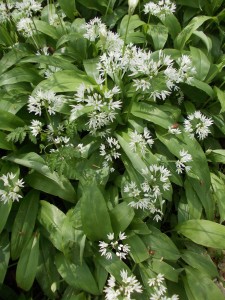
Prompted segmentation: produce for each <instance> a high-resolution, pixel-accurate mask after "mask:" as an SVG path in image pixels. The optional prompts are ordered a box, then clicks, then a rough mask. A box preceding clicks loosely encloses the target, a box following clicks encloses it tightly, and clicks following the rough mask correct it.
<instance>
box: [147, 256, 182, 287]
mask: <svg viewBox="0 0 225 300" xmlns="http://www.w3.org/2000/svg"><path fill="white" fill-rule="evenodd" d="M152 270H153V271H154V272H156V273H161V274H163V275H164V276H165V278H166V279H168V280H171V281H174V282H178V275H179V273H180V271H181V270H176V269H174V268H173V267H172V266H171V265H169V264H167V263H166V262H164V261H163V260H161V259H155V258H153V259H152Z"/></svg>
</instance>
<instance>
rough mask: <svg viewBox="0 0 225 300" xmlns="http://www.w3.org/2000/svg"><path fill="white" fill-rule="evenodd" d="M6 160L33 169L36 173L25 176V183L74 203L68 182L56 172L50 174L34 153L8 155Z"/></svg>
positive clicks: (42, 161) (73, 193) (73, 196)
mask: <svg viewBox="0 0 225 300" xmlns="http://www.w3.org/2000/svg"><path fill="white" fill-rule="evenodd" d="M5 159H6V160H9V161H12V162H14V163H16V164H19V165H22V166H25V167H27V168H30V169H33V170H35V171H37V172H38V173H36V172H33V173H32V174H30V175H28V176H26V182H27V183H29V185H30V186H32V187H33V188H35V189H37V190H41V191H44V192H46V193H49V194H52V195H55V196H58V197H60V198H62V199H64V200H67V201H70V202H74V201H75V198H76V194H75V190H74V188H73V186H72V185H71V183H70V181H69V180H68V179H67V178H65V177H64V176H59V175H58V174H57V173H56V172H53V173H52V172H51V171H50V169H49V167H48V166H47V165H46V164H45V161H44V159H43V158H42V157H41V156H39V155H38V154H36V153H34V152H30V153H25V154H18V155H8V156H7V157H5Z"/></svg>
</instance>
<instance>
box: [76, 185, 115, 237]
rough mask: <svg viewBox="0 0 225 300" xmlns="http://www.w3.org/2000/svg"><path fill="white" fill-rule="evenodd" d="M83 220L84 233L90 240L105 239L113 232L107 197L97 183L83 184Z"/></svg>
mask: <svg viewBox="0 0 225 300" xmlns="http://www.w3.org/2000/svg"><path fill="white" fill-rule="evenodd" d="M90 212H91V213H90ZM81 220H82V228H83V230H84V233H85V234H86V235H87V237H88V238H89V239H90V240H94V241H99V240H104V239H105V238H106V237H107V234H108V233H110V232H113V230H112V227H111V221H110V217H109V212H108V210H107V206H106V202H105V199H104V197H103V195H102V193H101V191H100V189H99V188H98V186H97V184H95V183H92V184H89V185H87V186H83V195H82V199H81ZM103 224H104V226H102V225H103Z"/></svg>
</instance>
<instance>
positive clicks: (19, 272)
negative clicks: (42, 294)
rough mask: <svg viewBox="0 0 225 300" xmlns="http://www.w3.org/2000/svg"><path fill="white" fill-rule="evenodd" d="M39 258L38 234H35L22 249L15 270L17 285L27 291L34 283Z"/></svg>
mask: <svg viewBox="0 0 225 300" xmlns="http://www.w3.org/2000/svg"><path fill="white" fill-rule="evenodd" d="M38 257H39V234H38V233H36V234H34V235H33V237H32V238H31V239H30V240H29V242H28V243H27V245H26V246H25V247H24V248H23V251H22V253H21V256H20V258H19V261H18V264H17V268H16V282H17V285H18V286H19V287H20V288H21V289H23V290H25V291H28V290H29V289H30V288H31V287H32V285H33V282H34V279H35V276H36V272H37V266H38Z"/></svg>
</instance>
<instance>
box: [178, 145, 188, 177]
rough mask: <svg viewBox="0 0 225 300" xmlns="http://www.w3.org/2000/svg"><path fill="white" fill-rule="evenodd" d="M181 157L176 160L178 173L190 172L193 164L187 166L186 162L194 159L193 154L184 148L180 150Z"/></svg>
mask: <svg viewBox="0 0 225 300" xmlns="http://www.w3.org/2000/svg"><path fill="white" fill-rule="evenodd" d="M179 155H180V157H181V158H180V159H179V160H177V161H176V168H177V173H178V174H180V173H183V172H184V171H186V172H189V171H190V169H191V166H187V165H186V163H188V162H191V161H192V156H191V154H189V153H188V151H185V150H184V149H183V150H181V151H180V152H179Z"/></svg>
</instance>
